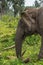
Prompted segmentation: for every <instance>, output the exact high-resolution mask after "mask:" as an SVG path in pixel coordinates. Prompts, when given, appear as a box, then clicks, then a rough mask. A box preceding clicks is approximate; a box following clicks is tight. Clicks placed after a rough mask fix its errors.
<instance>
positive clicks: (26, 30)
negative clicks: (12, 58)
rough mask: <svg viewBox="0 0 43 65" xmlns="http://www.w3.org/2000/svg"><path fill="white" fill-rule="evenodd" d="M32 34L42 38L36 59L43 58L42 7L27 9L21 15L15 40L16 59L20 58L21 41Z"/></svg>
mask: <svg viewBox="0 0 43 65" xmlns="http://www.w3.org/2000/svg"><path fill="white" fill-rule="evenodd" d="M32 34H40V35H41V37H42V39H41V40H42V41H41V48H40V52H39V55H38V59H40V58H43V7H41V8H27V9H25V10H24V11H23V12H22V13H21V19H20V21H19V23H18V27H17V31H16V38H15V47H16V55H17V57H18V58H20V57H21V56H22V55H21V51H22V42H23V40H24V39H25V37H26V36H29V35H32Z"/></svg>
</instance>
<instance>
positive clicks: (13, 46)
mask: <svg viewBox="0 0 43 65" xmlns="http://www.w3.org/2000/svg"><path fill="white" fill-rule="evenodd" d="M12 48H15V45H12V46H10V47H7V48H4V49H3V50H2V51H5V50H9V49H12Z"/></svg>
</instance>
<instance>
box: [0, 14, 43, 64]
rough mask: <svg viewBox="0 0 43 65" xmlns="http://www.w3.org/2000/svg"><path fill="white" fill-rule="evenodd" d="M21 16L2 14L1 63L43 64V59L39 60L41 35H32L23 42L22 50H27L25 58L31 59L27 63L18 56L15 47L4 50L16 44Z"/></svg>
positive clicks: (0, 26)
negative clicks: (16, 34)
mask: <svg viewBox="0 0 43 65" xmlns="http://www.w3.org/2000/svg"><path fill="white" fill-rule="evenodd" d="M18 20H19V18H18V17H16V18H14V17H13V16H12V17H11V16H10V17H9V16H8V15H4V16H2V18H1V20H0V65H43V59H41V60H40V61H37V58H38V54H39V50H40V44H41V37H40V36H39V35H32V36H30V37H27V38H26V39H25V41H24V42H23V46H22V51H24V50H26V52H25V54H24V55H23V59H26V58H27V57H29V58H30V59H31V61H30V62H28V63H27V64H25V63H22V61H21V60H19V59H17V58H16V53H15V48H13V49H9V50H5V51H2V50H3V49H4V48H6V47H9V46H12V45H14V44H15V41H14V40H15V33H16V28H17V24H18Z"/></svg>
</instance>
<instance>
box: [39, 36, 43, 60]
mask: <svg viewBox="0 0 43 65" xmlns="http://www.w3.org/2000/svg"><path fill="white" fill-rule="evenodd" d="M42 58H43V36H42V39H41V48H40V52H39V55H38V59H42Z"/></svg>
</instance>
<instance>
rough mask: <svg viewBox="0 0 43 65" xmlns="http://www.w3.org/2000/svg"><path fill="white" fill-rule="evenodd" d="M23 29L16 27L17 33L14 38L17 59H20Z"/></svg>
mask: <svg viewBox="0 0 43 65" xmlns="http://www.w3.org/2000/svg"><path fill="white" fill-rule="evenodd" d="M23 34H24V32H23V29H22V28H21V27H19V26H18V29H17V32H16V38H15V48H16V56H17V58H20V57H21V51H22V41H23V38H24V37H23Z"/></svg>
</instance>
